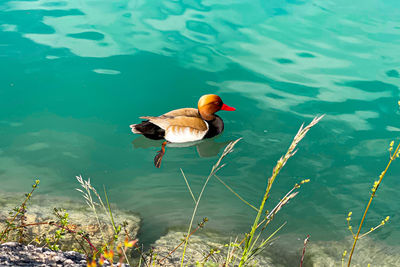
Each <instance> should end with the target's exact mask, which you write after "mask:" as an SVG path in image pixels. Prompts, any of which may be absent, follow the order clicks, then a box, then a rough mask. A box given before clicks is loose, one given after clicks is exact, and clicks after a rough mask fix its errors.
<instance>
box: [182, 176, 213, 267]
mask: <svg viewBox="0 0 400 267" xmlns="http://www.w3.org/2000/svg"><path fill="white" fill-rule="evenodd" d="M213 172H214V168H213V169H212V170H211V173H210V174H209V175H208V177H207V179H206V182H205V183H204V185H203V188H202V189H201V191H200V194H199V197H198V198H197V201H196V205H195V206H194V210H193V214H192V218H191V219H190V224H189V230H188V233H187V235H186V238H185V246H184V247H183V254H182V261H181V267H182V266H183V260H184V259H185V253H186V247H187V243H188V240H189V235H190V230H191V229H192V225H193V220H194V216H195V215H196V212H197V207H198V206H199V203H200V200H201V196H202V195H203V192H204V189H205V188H206V186H207V184H208V181H209V180H210V178H211V177H212V175H213Z"/></svg>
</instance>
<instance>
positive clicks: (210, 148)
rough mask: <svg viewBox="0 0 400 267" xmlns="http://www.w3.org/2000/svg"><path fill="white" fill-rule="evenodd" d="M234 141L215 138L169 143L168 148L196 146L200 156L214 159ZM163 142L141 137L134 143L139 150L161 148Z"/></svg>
mask: <svg viewBox="0 0 400 267" xmlns="http://www.w3.org/2000/svg"><path fill="white" fill-rule="evenodd" d="M231 141H232V140H228V141H223V142H217V141H216V140H215V139H214V138H212V139H205V140H201V141H197V142H187V143H168V144H167V147H191V146H196V151H197V153H198V155H199V156H200V157H202V158H209V157H214V156H217V155H218V154H219V152H220V151H221V150H222V149H223V148H224V147H225V146H226V145H228V144H229V143H230V142H231ZM162 143H163V140H151V139H148V138H146V137H144V136H139V137H138V138H135V139H134V140H133V141H132V145H133V148H134V149H138V148H144V149H146V148H150V147H160V146H161V145H162Z"/></svg>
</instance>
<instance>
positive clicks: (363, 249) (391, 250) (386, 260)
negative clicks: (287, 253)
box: [307, 237, 400, 267]
mask: <svg viewBox="0 0 400 267" xmlns="http://www.w3.org/2000/svg"><path fill="white" fill-rule="evenodd" d="M352 244H353V242H352V239H351V240H349V239H348V240H343V241H323V242H322V241H317V242H310V244H309V246H308V248H307V254H308V255H309V259H310V261H311V262H312V265H307V266H314V267H333V266H341V260H342V255H343V252H344V251H345V250H347V255H346V257H345V260H344V262H345V263H346V265H347V261H348V256H349V252H350V250H351V247H352ZM368 264H370V265H371V266H379V267H392V266H400V247H394V246H388V245H386V244H383V243H382V242H380V241H376V240H373V239H372V238H368V237H365V238H362V239H360V240H359V241H358V242H357V246H356V249H355V251H354V254H353V257H352V260H351V266H354V267H356V266H360V267H361V266H362V267H365V266H368Z"/></svg>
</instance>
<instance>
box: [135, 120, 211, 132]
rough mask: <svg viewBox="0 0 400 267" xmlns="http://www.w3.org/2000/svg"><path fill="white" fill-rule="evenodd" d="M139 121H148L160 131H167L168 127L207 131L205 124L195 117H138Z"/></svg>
mask: <svg viewBox="0 0 400 267" xmlns="http://www.w3.org/2000/svg"><path fill="white" fill-rule="evenodd" d="M140 118H141V119H146V120H149V121H150V122H151V123H153V124H155V125H157V126H158V127H160V128H161V129H164V130H167V128H169V127H176V128H185V127H189V128H193V129H196V130H198V131H207V130H208V125H207V123H206V122H205V121H204V120H203V119H201V118H197V117H187V116H177V117H169V116H160V117H151V116H144V117H140Z"/></svg>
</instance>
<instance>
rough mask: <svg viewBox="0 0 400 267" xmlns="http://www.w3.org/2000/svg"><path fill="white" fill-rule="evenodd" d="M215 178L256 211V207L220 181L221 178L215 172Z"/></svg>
mask: <svg viewBox="0 0 400 267" xmlns="http://www.w3.org/2000/svg"><path fill="white" fill-rule="evenodd" d="M214 176H215V178H217V179H218V181H220V182H221V183H222V184H223V185H224V186H225V187H226V188H227V189H228V190H229V191H231V192H232V193H233V194H234V195H235V196H237V197H238V198H239V199H240V200H241V201H243V202H244V203H245V204H247V205H248V206H249V207H251V208H252V209H254V210H255V211H258V209H257V208H256V207H254V206H253V205H251V204H250V203H249V202H247V201H246V200H245V199H244V198H242V197H241V196H240V195H239V194H238V193H236V192H235V191H234V190H233V189H232V188H231V187H230V186H229V185H227V184H226V183H225V182H224V181H222V179H221V178H219V177H218V176H217V175H216V174H214Z"/></svg>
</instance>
